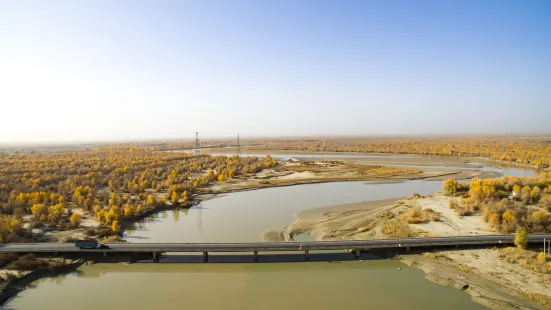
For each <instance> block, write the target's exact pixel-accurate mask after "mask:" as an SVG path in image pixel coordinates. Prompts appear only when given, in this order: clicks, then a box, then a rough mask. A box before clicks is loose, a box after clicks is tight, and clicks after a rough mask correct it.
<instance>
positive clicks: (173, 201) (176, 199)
mask: <svg viewBox="0 0 551 310" xmlns="http://www.w3.org/2000/svg"><path fill="white" fill-rule="evenodd" d="M170 200H171V201H172V203H173V204H175V203H177V202H178V193H177V192H172V197H171V198H170Z"/></svg>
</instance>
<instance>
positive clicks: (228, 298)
mask: <svg viewBox="0 0 551 310" xmlns="http://www.w3.org/2000/svg"><path fill="white" fill-rule="evenodd" d="M285 156H289V155H287V154H286V155H285ZM340 156H341V157H342V156H343V155H340ZM290 157H292V156H290ZM484 169H490V170H489V171H491V169H496V168H484ZM497 171H498V172H503V173H505V174H506V175H516V176H523V175H533V174H534V172H533V171H530V170H522V169H515V168H508V169H504V170H502V169H497ZM441 187H442V182H440V181H421V180H417V181H407V182H404V183H395V184H370V183H369V182H335V183H323V184H310V185H299V186H289V187H279V188H267V189H261V190H254V191H246V192H236V193H231V194H225V195H222V196H221V197H218V198H214V199H211V200H206V201H203V202H201V203H200V204H199V205H197V206H196V207H193V208H191V209H189V210H179V211H168V212H162V213H159V214H157V215H155V216H152V217H150V218H148V219H146V220H144V221H143V222H142V223H138V224H137V225H136V227H134V228H133V229H129V230H127V231H126V233H125V238H126V239H127V240H128V241H129V242H238V241H241V242H248V241H258V240H261V237H260V236H261V233H262V232H265V231H267V230H271V229H275V228H280V227H282V226H285V225H287V224H289V223H291V222H293V221H294V219H295V218H296V214H297V213H298V212H300V211H302V210H306V209H311V208H316V207H324V206H330V205H338V204H346V203H354V202H361V201H368V200H381V199H390V198H398V197H403V196H407V195H411V194H412V193H415V192H417V193H420V194H429V193H432V192H434V191H438V190H440V189H441ZM399 268H400V269H401V270H399ZM343 307H352V308H365V307H369V308H371V309H444V308H445V309H484V308H483V307H482V306H480V305H478V304H477V303H475V302H473V301H471V299H470V298H469V296H468V295H467V294H465V293H463V292H461V291H459V290H455V289H452V288H448V287H443V286H440V285H437V284H434V283H432V282H429V281H428V280H426V279H424V273H423V272H422V271H420V270H418V269H415V268H410V267H408V266H406V265H404V264H402V263H400V262H398V261H390V260H363V261H357V262H355V261H343V262H336V261H335V262H327V261H325V262H324V261H320V262H309V263H303V262H286V263H283V262H281V263H259V264H254V263H239V264H231V263H208V264H195V263H160V264H154V263H138V264H132V265H122V264H96V265H92V266H83V267H81V268H79V269H78V270H77V272H75V273H72V274H69V275H64V276H59V277H57V278H53V279H41V280H39V281H36V282H35V283H33V286H32V287H31V288H29V289H27V290H25V291H23V292H21V293H20V294H18V295H17V296H16V297H15V298H13V299H12V300H11V301H9V302H8V303H6V305H5V306H4V309H32V310H35V309H184V308H186V309H337V308H343Z"/></svg>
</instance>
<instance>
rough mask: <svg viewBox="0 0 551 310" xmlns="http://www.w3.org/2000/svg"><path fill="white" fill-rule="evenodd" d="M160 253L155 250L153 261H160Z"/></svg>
mask: <svg viewBox="0 0 551 310" xmlns="http://www.w3.org/2000/svg"><path fill="white" fill-rule="evenodd" d="M159 256H160V255H159V254H158V253H157V252H153V262H155V263H158V262H159V258H160V257H159Z"/></svg>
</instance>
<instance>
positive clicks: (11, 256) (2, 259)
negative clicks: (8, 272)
mask: <svg viewBox="0 0 551 310" xmlns="http://www.w3.org/2000/svg"><path fill="white" fill-rule="evenodd" d="M17 257H18V256H17V254H15V253H1V254H0V267H4V266H5V265H7V264H9V263H11V262H13V261H14V260H16V259H17Z"/></svg>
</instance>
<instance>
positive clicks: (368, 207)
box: [263, 194, 551, 309]
mask: <svg viewBox="0 0 551 310" xmlns="http://www.w3.org/2000/svg"><path fill="white" fill-rule="evenodd" d="M448 199H449V198H448V197H446V196H444V195H441V194H434V195H429V196H426V197H415V198H413V197H412V198H410V199H400V200H396V201H395V200H381V201H370V202H361V203H354V204H345V205H336V206H330V207H323V208H316V209H311V210H307V211H303V212H301V213H299V214H298V218H297V220H296V221H295V222H294V223H293V224H291V225H289V226H286V227H283V228H281V229H276V230H272V231H268V232H266V233H264V234H263V238H264V239H265V240H267V241H286V240H288V236H289V233H290V232H293V233H294V234H309V235H312V236H315V238H316V239H317V240H355V239H374V238H388V237H392V236H389V235H387V234H385V231H384V226H385V223H386V222H389V221H399V222H402V223H403V224H404V225H406V227H408V228H409V230H410V232H411V233H412V234H413V235H412V236H454V235H461V236H464V235H478V234H492V233H494V232H492V231H490V230H488V229H487V227H486V226H485V224H484V223H483V222H482V220H481V218H480V216H477V215H474V216H465V217H461V216H459V215H457V213H455V212H454V211H453V210H451V209H450V208H449V206H448ZM411 208H419V209H421V210H431V211H430V212H434V213H431V214H437V215H438V219H437V220H431V221H428V222H427V223H423V224H407V223H405V220H404V216H405V214H406V212H407V210H410V209H411ZM498 251H499V250H498V249H474V250H461V251H444V252H441V253H436V254H435V255H432V254H429V255H426V256H424V255H415V254H412V255H404V256H402V257H401V259H402V260H403V261H404V262H405V263H407V264H408V265H411V266H414V267H419V268H421V269H423V270H425V272H426V273H427V278H428V279H429V280H431V281H434V282H437V283H440V284H443V285H447V286H451V287H456V288H459V289H465V290H466V291H467V292H468V293H469V294H470V295H471V296H472V298H473V299H474V300H475V301H477V302H479V303H481V304H484V305H486V306H488V307H490V308H494V309H546V308H545V306H542V303H541V302H540V303H539V304H536V303H534V302H532V301H530V300H528V299H529V298H530V297H532V298H533V296H536V297H537V299H539V300H540V301H541V300H545V298H549V300H551V275H546V274H541V273H537V272H534V271H530V270H526V269H524V268H522V267H520V266H519V265H518V264H511V263H508V262H505V261H503V260H501V259H500V258H499V257H498ZM465 285H466V286H467V288H468V289H467V288H465ZM530 295H532V296H530ZM545 296H547V297H545Z"/></svg>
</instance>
